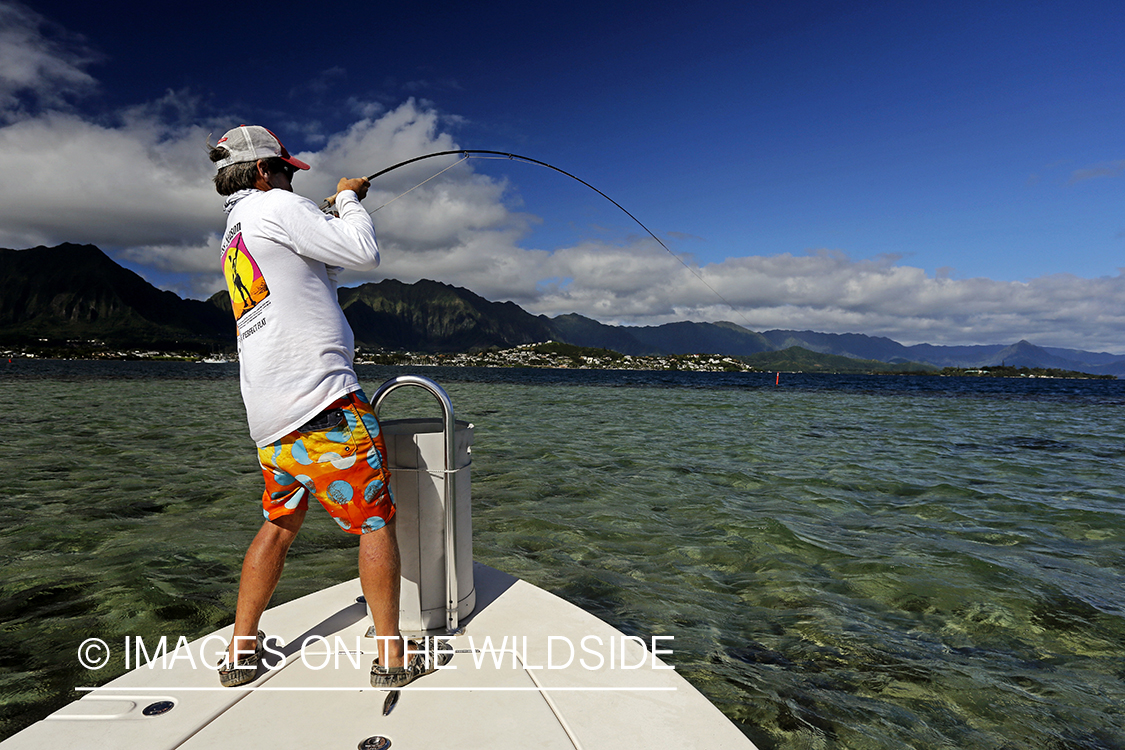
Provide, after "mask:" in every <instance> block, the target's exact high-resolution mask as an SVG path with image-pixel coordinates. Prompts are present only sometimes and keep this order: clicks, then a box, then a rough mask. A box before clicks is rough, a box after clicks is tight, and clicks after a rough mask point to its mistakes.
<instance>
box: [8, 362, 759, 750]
mask: <svg viewBox="0 0 1125 750" xmlns="http://www.w3.org/2000/svg"><path fill="white" fill-rule="evenodd" d="M405 386H414V387H421V388H423V389H425V390H427V391H428V392H430V393H431V394H432V395H434V396H435V398H436V399H437V400H438V402H439V403H440V404H441V407H442V418H441V419H405V420H388V421H384V422H383V432H384V438H385V440H386V442H387V447H388V458H389V463H390V466H391V470H392V489H393V491H394V493H395V495H396V498H397V503H398V513H399V522H398V534H399V545H400V550H401V557H402V564H403V577H402V584H403V585H402V596H401V602H400V619H401V628H402V630H403V633H404V635H408V636H410V637H412V638H413V639H414V642H415V643H416V644H417V647H418V648H420V649H423V650H425V651H426V652H427V654H428V655H430V656H440V657H441V658H437V659H435V666H436V669H435V671H433V672H432V673H431V674H428V675H426V676H424V677H422V678H420V679H418V680H416V681H415V682H413V683H411V684H410V685H407V686H406V687H404V688H401V689H400V690H394V691H387V690H380V689H375V688H372V687H370V682H369V673H370V668H371V662H372V660H373V659H374V656H375V653H376V644H377V634H376V633H374V632H373V628H372V627H371V626H370V623H371V619H370V614H369V610H368V609H367V607H366V603H365V602H364V600H363V597H362V592H361V588H360V584H359V580H358V579H353V580H350V581H345V582H343V583H340V584H336V585H333V586H329V587H327V588H325V589H323V590H321V591H318V592H315V593H313V594H309V595H308V596H304V597H301V598H299V599H295V600H293V601H290V602H287V603H285V604H282V605H280V606H277V607H274V608H271V609H269V610H267V611H266V612H265V614H264V615H263V616H262V620H261V624H262V627H263V628H264V629H265V630H266V632H267V633H268V634H269V635H268V637H267V640H266V653H265V657H264V658H263V660H262V663H261V664H260V665H259V668H258V674H257V677H256V678H255V680H254V681H253V682H251V683H249V684H247V685H244V686H241V687H237V688H223V687H220V686H219V684H218V678H217V675H216V671H215V666H214V665H215V663H216V662H217V661H218V659H219V655H220V654H222V653H224V652H225V650H226V644H227V643H229V638H230V636H231V634H232V631H233V625H231V626H227V627H225V628H223V629H220V630H217V631H215V632H214V633H211V634H209V635H207V636H204V637H203V638H199V639H196V640H194V641H190V642H189V641H187V639H186V638H178V639H177V638H174V637H168V636H164V638H165V640H164V641H163V643H161V642H159V641H156V640H155V639H154V638H149V639H148V640H147V642H146V640H145V639H143V638H141V637H134V638H133V639H132V640H131V639H130V638H126V639H125V642H124V643H123V644H114V645H113V646H110V645H109V644H106V643H104V642H101V641H99V640H98V639H93V638H91V639H88V640H87V641H85V642H84V643H83V644H82V647H80V648H79V656H80V658H81V657H83V655H85V656H86V657H87V658H89V659H91V661H93V660H95V659H99V658H101V657H102V656H105V657H106V660H108V655H109V651H110V650H111V649H114V648H124V649H125V652H126V654H127V655H126V664H127V666H130V665H131V666H133V669H132V670H131V671H129V672H126V673H125V674H123V675H121V676H120V677H118V678H116V679H114V680H112V681H110V682H108V683H107V684H105V685H102V686H99V687H89V688H85V687H79V688H76V690H78V691H79V692H80V693H81V694H82V696H81V697H80V698H79V699H78V700H75V701H74V702H72V703H70V704H68V705H66V706H64V707H63V708H61V709H59V710H58V711H56V712H54V713H53V714H51V715H49V716H47V717H46V718H44V719H43V720H41V721H39V722H37V723H35V724H33V725H31V726H29V727H27V728H25V729H24V730H22V731H20V732H18V733H17V734H15V735H13V736H11V737H10V738H8V739H7V740H5V741H4V742H0V750H24V749H31V748H34V749H36V750H40V749H41V748H48V747H82V748H99V747H100V748H114V749H115V750H118V749H120V750H172V749H173V748H177V749H181V748H182V749H183V750H197V749H200V748H218V747H223V748H226V747H237V748H246V749H250V748H269V749H270V750H276V748H287V747H293V748H297V747H300V748H347V749H348V750H350V749H351V748H359V749H360V750H385V749H386V748H391V747H396V748H422V747H435V748H436V747H469V748H478V747H479V748H483V747H487V748H490V750H509V749H511V750H514V749H516V748H521V749H522V748H527V747H537V748H560V749H564V750H565V749H570V750H574V749H578V750H595V749H600V748H613V749H614V750H619V749H622V748H624V749H630V748H637V749H638V750H639V749H640V748H651V747H676V748H708V749H709V750H713V749H719V748H731V749H739V750H755V748H754V745H753V743H752V742H751V741H750V740H749V739H748V738H747V737H746V736H745V735H744V734H743V733H742V731H741V730H739V729H738V728H737V727H736V726H735V725H734V723H733V722H731V721H730V719H728V718H727V717H726V716H725V715H723V713H722V712H720V711H719V710H718V708H716V707H715V706H714V705H713V704H712V703H710V702H709V701H708V700H707V698H706V697H704V696H703V695H702V694H701V693H700V692H699V691H698V690H696V689H695V688H694V687H693V686H692V685H691V684H690V683H688V682H687V680H685V679H684V678H683V677H682V676H680V674H679V673H678V672H677V671H676V670H675V668H674V667H673V666H672V665H671V664H669V663H668V662H667V661H665V660H664V659H662V658H661V657H662V656H667V655H669V654H672V653H674V650H675V641H674V639H673V638H672V637H669V636H656V637H652V638H649V639H643V638H641V637H639V636H630V635H626V634H624V633H622V632H621V631H619V630H617V629H616V628H614V627H612V626H611V625H609V624H608V623H606V622H604V621H603V620H601V619H599V618H597V617H595V616H594V615H592V614H590V613H589V612H586V611H585V610H583V609H581V608H580V607H577V606H575V605H573V604H571V603H569V602H567V601H565V600H563V599H561V598H560V597H558V596H555V595H554V594H551V593H549V592H547V591H545V590H543V589H541V588H539V587H537V586H535V585H533V584H531V583H528V582H527V581H524V580H521V579H518V578H516V577H514V576H511V575H508V574H507V573H504V572H502V571H500V570H497V569H495V568H492V567H489V566H487V565H483V564H481V563H477V562H474V561H473V560H472V546H471V535H472V531H471V515H470V492H471V489H470V480H469V469H470V466H471V456H470V454H471V444H472V427H473V426H472V425H471V424H468V423H465V422H458V421H457V420H455V419H454V417H453V410H452V405H451V403H450V402H449V398H448V395H447V394H446V393H445V391H444V390H443V389H442V388H441V387H440V386H439V385H438V384H437V383H434V382H433V381H431V380H429V379H427V378H421V377H417V376H412V375H403V376H398V377H396V378H393V379H392V380H390V381H388V382H387V383H386V384H384V385H383V386H382V387H381V388H380V389H379V391H378V392H377V393H376V394H375V396H374V397H373V399H372V403H373V405H374V407H375V410H376V413H378V411H379V408H380V406H381V404H382V403H383V401H384V400H385V398H386V397H387V396H388V395H389V394H390V393H391V392H392V391H394V390H396V389H398V388H400V387H405ZM84 649H85V650H84ZM130 659H131V660H132V661H130ZM446 660H448V661H446ZM437 665H440V666H437ZM92 674H96V673H92Z"/></svg>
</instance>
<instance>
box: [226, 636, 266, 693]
mask: <svg viewBox="0 0 1125 750" xmlns="http://www.w3.org/2000/svg"><path fill="white" fill-rule="evenodd" d="M265 640H266V634H265V633H264V632H262V631H261V630H259V631H258V640H257V644H256V646H255V648H254V653H252V654H250V655H249V656H244V657H242V658H241V659H239V660H238V661H236V662H234V663H233V664H231V663H230V662H229V661H227V658H228V657H226V656H224V657H223V658H222V659H221V660H219V683H220V684H221V685H222V686H223V687H238V686H239V685H245V684H246V683H248V682H253V681H254V678H255V677H257V676H258V660H259V659H261V658H262V654H263V653H264V652H265Z"/></svg>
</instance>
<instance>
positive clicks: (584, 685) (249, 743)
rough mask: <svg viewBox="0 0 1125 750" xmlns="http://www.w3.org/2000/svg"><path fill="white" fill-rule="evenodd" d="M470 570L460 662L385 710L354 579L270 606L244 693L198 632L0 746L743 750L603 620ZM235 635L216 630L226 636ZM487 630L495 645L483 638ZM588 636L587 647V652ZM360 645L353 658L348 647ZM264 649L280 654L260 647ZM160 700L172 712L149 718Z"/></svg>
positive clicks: (667, 673) (15, 749)
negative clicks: (258, 658) (223, 680)
mask: <svg viewBox="0 0 1125 750" xmlns="http://www.w3.org/2000/svg"><path fill="white" fill-rule="evenodd" d="M474 575H475V582H476V587H477V606H476V610H475V611H474V613H473V614H472V615H471V616H469V617H468V618H465V620H464V622H463V623H462V625H463V626H464V627H463V632H462V633H461V634H459V635H457V636H456V637H453V638H451V639H450V643H451V644H452V646H453V648H455V649H457V650H458V653H457V654H455V656H454V657H453V659H452V661H450V663H449V664H448V667H456V669H448V668H447V669H442V670H439V671H437V672H435V673H433V674H430V675H427V676H426V677H423V678H422V679H420V680H417V681H415V682H414V683H412V684H411V685H409V686H407V687H406V688H403V689H402V690H401V692H400V697H399V700H398V703H397V705H396V706H395V708H394V709H393V711H391V713H390V714H389V715H387V716H384V715H383V704H384V700H385V698H386V696H387V695H388V692H387V691H384V690H376V689H373V688H371V687H370V683H369V673H370V669H371V661H372V659H373V658H374V653H375V641H374V639H372V638H368V637H365V636H366V633H367V629H368V624H369V623H370V619H369V618H368V617H367V614H366V609H365V606H364V604H362V603H357V601H356V599H357V597H359V596H360V587H359V581H358V580H352V581H347V582H345V583H342V584H339V585H337V586H333V587H331V588H328V589H325V590H323V591H320V592H317V593H315V594H311V595H309V596H306V597H303V598H301V599H298V600H295V601H292V602H289V603H288V604H283V605H281V606H279V607H275V608H274V609H271V610H269V611H268V612H267V613H266V614H265V615H264V616H263V618H262V628H263V629H264V630H265V631H266V632H267V633H268V634H269V635H270V636H271V637H273V638H277V639H279V640H277V641H275V642H274V646H273V647H274V648H275V649H276V650H278V651H281V652H282V653H284V654H285V657H286V658H285V662H284V665H283V666H281V667H280V668H276V669H273V670H271V671H267V670H265V669H264V668H261V669H260V670H259V676H258V678H257V679H256V680H255V681H254V682H253V683H250V684H249V685H247V686H246V687H244V688H221V687H219V685H218V678H217V676H216V673H215V669H214V667H213V666H211V662H213V661H215V660H216V658H215V657H213V656H212V654H214V653H218V652H219V651H221V648H222V647H221V645H220V644H219V643H218V641H214V642H213V643H212V644H210V645H208V646H206V647H204V642H205V641H206V639H200V640H198V641H195V642H193V643H192V644H190V652H191V654H192V657H193V658H192V659H189V658H188V657H187V655H186V654H185V652H184V650H183V649H181V650H180V652H178V654H179V656H180V658H177V659H175V660H174V661H172V660H169V662H170V663H169V664H168V665H167V668H164V666H163V665H162V664H161V663H160V661H159V660H157V661H156V662H155V666H154V667H153V668H151V669H150V668H147V667H144V666H142V667H141V668H139V669H135V670H133V671H132V672H128V673H126V674H124V675H122V676H121V677H119V678H118V679H116V680H114V681H112V682H110V683H108V684H107V685H105V686H103V687H101V688H98V689H97V690H94V691H91V692H88V693H86V694H85V695H84V697H82V698H81V699H80V700H77V701H75V702H74V703H72V704H70V705H68V706H65V707H64V708H62V709H60V710H59V711H57V712H56V713H54V714H52V715H51V716H49V717H47V718H46V719H44V720H43V721H41V722H39V723H37V724H35V725H33V726H31V727H28V728H27V729H25V730H24V731H22V732H20V733H18V734H16V735H14V736H13V737H11V738H9V739H8V740H7V741H5V742H3V743H0V746H2V748H3V750H19V749H20V748H35V749H36V750H40V749H41V748H48V747H82V748H107V749H108V748H121V749H123V750H131V749H133V748H137V749H141V748H143V749H144V750H163V749H168V750H171V749H172V748H185V750H192V749H198V748H218V747H224V748H227V747H237V748H246V749H250V748H263V749H264V748H269V750H276V748H298V747H299V748H341V750H352V748H357V747H360V746H361V743H363V742H364V740H366V739H368V738H371V737H383V738H386V739H387V740H389V741H390V742H391V745H390V747H399V748H421V747H469V748H476V747H488V748H490V750H509V749H512V750H515V749H516V748H519V749H521V750H522V748H527V747H541V748H560V749H571V748H580V749H582V750H597V749H600V748H605V749H606V750H609V749H611V748H612V749H614V750H618V749H621V748H651V747H657V746H663V747H676V748H709V749H717V748H742V749H743V750H753V748H754V745H753V744H752V743H751V742H750V741H749V740H748V739H747V738H746V737H745V736H744V735H743V734H742V732H740V731H739V730H738V728H737V727H735V725H734V724H733V723H731V722H730V720H729V719H727V718H726V717H725V716H724V715H723V714H722V713H721V712H720V711H719V710H718V709H717V708H715V707H714V706H713V705H712V704H711V703H710V702H709V701H707V699H706V698H704V697H703V695H702V694H700V693H699V692H698V691H697V690H695V688H693V687H692V686H691V685H690V684H688V683H687V681H685V680H684V679H683V678H682V677H680V676H679V674H678V673H677V672H676V671H675V670H672V669H661V668H659V667H664V666H666V665H665V664H664V662H662V661H661V660H660V659H658V658H654V657H653V656H652V655H651V654H649V653H646V652H644V651H642V649H641V647H640V646H639V645H638V644H637V643H636V642H634V641H630V640H628V639H625V638H624V636H622V634H621V633H620V632H619V631H617V630H615V629H614V628H612V627H610V626H609V625H608V624H606V623H605V622H603V621H601V620H599V619H598V618H596V617H594V616H593V615H591V614H589V613H587V612H585V611H584V610H582V609H580V608H578V607H575V606H574V605H571V604H569V603H567V602H565V601H563V600H562V599H560V598H558V597H556V596H554V595H552V594H550V593H548V592H546V591H543V590H542V589H540V588H537V587H535V586H533V585H531V584H529V583H526V582H524V581H521V580H518V579H516V578H513V577H512V576H509V575H507V574H505V573H501V572H499V571H497V570H494V569H492V568H489V567H487V566H484V565H480V564H477V565H475V566H474ZM230 632H231V629H230V628H225V629H224V630H220V631H217V632H216V633H215V634H213V635H216V636H221V637H223V638H224V642H225V639H226V638H229V636H230ZM310 636H321V637H323V638H325V639H327V640H328V642H329V643H331V644H333V647H334V648H333V650H334V653H332V654H331V655H329V651H328V647H327V646H326V644H325V643H324V642H323V641H319V640H317V641H316V642H315V643H313V644H311V645H309V646H307V647H306V648H305V650H304V651H303V652H302V649H301V644H302V643H303V642H304V641H305V639H306V638H308V637H310ZM337 636H338V637H339V639H340V640H339V643H338V644H337V642H336V637H337ZM552 636H554V638H551V637H552ZM209 637H210V636H209ZM505 637H507V643H506V646H505V647H504V649H503V650H501V649H502V644H504V639H505ZM486 638H491V647H492V653H487V652H486V651H487V649H482V646H484V645H485V639H486ZM583 638H587V641H586V645H587V647H588V649H589V651H584V650H583V649H582V640H583ZM596 639H600V645H599V641H598V640H596ZM282 642H283V643H284V644H286V645H284V647H282V646H280V645H279V644H280V643H282ZM611 643H612V645H611ZM356 644H359V648H360V649H361V650H362V651H363V653H362V654H358V655H357V654H356V653H354V652H355V649H356ZM568 644H573V649H574V658H573V659H572V660H569V661H570V663H569V665H568V666H566V668H560V667H562V666H563V665H564V664H566V662H567V661H568V657H569V655H570V647H569V645H568ZM622 644H624V654H622ZM513 645H515V648H513ZM146 646H149V650H150V651H151V650H152V648H151V646H152V644H148V643H146ZM169 646H170V648H171V647H172V646H174V644H169ZM201 648H203V649H204V651H205V653H206V654H207V656H206V658H204V659H201V658H200V653H201V652H200V649H201ZM549 648H550V653H548V649H549ZM657 648H658V649H667V650H673V651H674V650H675V643H674V641H663V642H658V643H657ZM472 649H475V650H476V653H472V652H471V650H472ZM591 652H594V653H591ZM302 653H303V656H304V658H302ZM611 656H612V661H611ZM581 659H585V662H586V665H588V666H590V667H597V666H598V663H599V661H601V662H602V664H601V668H598V669H588V668H587V666H584V665H583V664H582V663H581V661H580V660H581ZM266 660H267V661H268V662H270V663H271V664H272V663H273V662H274V661H280V659H278V658H277V657H274V656H271V655H270V654H268V653H267V656H266ZM622 660H623V661H624V665H625V666H626V667H634V665H638V664H643V666H639V667H635V668H622V666H621V665H622ZM193 661H194V666H193ZM326 661H327V664H326V666H324V667H322V668H321V667H320V665H321V664H323V663H325V662H326ZM355 661H358V667H357V666H356V665H355V663H354V662H355ZM611 664H612V668H611ZM654 666H655V667H656V668H654ZM161 701H166V702H170V703H171V704H172V707H171V709H170V710H168V711H166V712H165V713H162V714H159V715H155V716H146V715H145V714H144V709H145V708H146V707H148V706H150V705H152V704H154V703H159V702H161Z"/></svg>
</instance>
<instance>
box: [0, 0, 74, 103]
mask: <svg viewBox="0 0 1125 750" xmlns="http://www.w3.org/2000/svg"><path fill="white" fill-rule="evenodd" d="M51 32H53V33H51ZM95 58H96V56H95V55H94V54H93V53H91V52H90V51H89V50H87V49H85V47H84V45H82V43H81V39H79V38H77V37H74V36H72V35H68V34H66V32H64V31H63V30H61V29H54V28H51V27H50V24H49V23H48V22H47V21H46V19H44V18H43V17H42V16H40V15H39V14H38V13H36V12H35V11H33V10H31V9H30V8H28V7H26V6H24V5H19V4H17V3H0V121H5V122H10V121H11V120H14V119H18V118H19V117H20V116H22V115H23V114H25V113H26V112H27V109H28V108H27V106H26V105H27V103H28V102H27V100H28V99H30V103H31V104H33V105H35V106H39V107H59V106H61V105H64V104H65V102H66V101H67V97H68V96H71V95H75V94H81V93H84V92H87V91H90V90H91V89H93V88H94V87H95V86H96V82H95V80H94V78H93V77H92V76H90V74H88V73H87V72H86V71H85V69H84V68H85V67H86V66H87V65H88V64H89V63H91V62H93V61H94V59H95Z"/></svg>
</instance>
